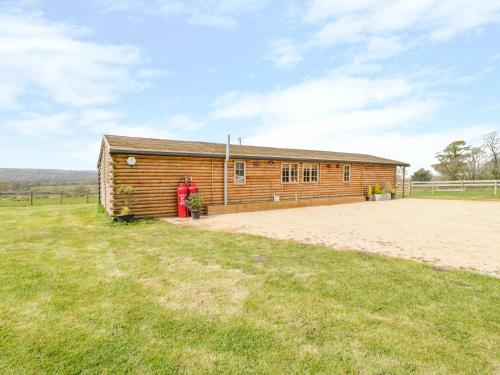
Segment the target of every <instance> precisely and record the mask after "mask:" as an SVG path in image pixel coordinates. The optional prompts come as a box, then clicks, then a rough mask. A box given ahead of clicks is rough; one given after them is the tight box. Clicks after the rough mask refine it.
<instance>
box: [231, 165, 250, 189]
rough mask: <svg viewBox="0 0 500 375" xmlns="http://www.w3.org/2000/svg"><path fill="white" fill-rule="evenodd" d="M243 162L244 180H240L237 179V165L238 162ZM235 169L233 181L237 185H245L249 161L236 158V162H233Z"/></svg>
mask: <svg viewBox="0 0 500 375" xmlns="http://www.w3.org/2000/svg"><path fill="white" fill-rule="evenodd" d="M238 163H240V164H243V182H241V181H238V179H237V177H238V176H237V174H236V171H237V169H238V168H237V167H236V164H238ZM233 169H234V178H233V182H234V184H235V185H245V184H246V183H247V163H246V161H244V160H235V161H234V164H233Z"/></svg>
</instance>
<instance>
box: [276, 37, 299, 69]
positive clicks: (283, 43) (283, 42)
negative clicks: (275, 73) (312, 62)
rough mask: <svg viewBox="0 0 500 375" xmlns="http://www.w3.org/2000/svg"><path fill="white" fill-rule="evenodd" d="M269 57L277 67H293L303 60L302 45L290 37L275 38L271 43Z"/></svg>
mask: <svg viewBox="0 0 500 375" xmlns="http://www.w3.org/2000/svg"><path fill="white" fill-rule="evenodd" d="M269 59H270V60H271V61H273V63H274V66H275V67H277V68H286V69H291V68H293V67H295V66H296V65H297V64H298V63H300V62H301V61H302V60H303V57H302V53H301V51H300V47H299V46H298V45H296V44H295V43H294V42H293V41H291V40H290V39H279V40H274V41H272V42H271V43H270V45H269Z"/></svg>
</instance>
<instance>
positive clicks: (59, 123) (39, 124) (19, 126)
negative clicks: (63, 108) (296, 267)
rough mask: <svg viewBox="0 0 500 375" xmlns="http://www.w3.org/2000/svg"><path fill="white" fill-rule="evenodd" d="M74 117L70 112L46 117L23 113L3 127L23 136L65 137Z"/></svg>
mask: <svg viewBox="0 0 500 375" xmlns="http://www.w3.org/2000/svg"><path fill="white" fill-rule="evenodd" d="M74 120H75V116H74V115H73V114H72V113H70V112H59V113H54V114H48V115H41V114H38V113H29V112H28V113H24V114H23V115H22V116H21V117H20V118H18V119H16V120H13V121H8V122H7V123H5V124H4V126H5V127H8V128H12V129H16V130H17V131H18V132H19V133H21V134H23V135H36V136H42V137H45V136H50V135H53V134H57V135H65V134H69V133H71V132H72V130H73V129H72V128H71V126H70V124H71V122H72V121H74Z"/></svg>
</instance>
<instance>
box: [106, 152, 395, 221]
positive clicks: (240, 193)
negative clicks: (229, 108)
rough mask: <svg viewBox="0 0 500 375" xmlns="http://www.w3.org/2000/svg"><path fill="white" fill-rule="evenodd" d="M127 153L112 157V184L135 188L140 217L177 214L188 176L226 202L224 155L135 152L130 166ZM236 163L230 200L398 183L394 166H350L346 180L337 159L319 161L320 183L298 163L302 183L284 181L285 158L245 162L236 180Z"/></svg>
mask: <svg viewBox="0 0 500 375" xmlns="http://www.w3.org/2000/svg"><path fill="white" fill-rule="evenodd" d="M128 156H130V155H125V154H124V155H121V154H115V155H113V156H112V159H113V162H112V165H113V168H112V183H113V186H114V189H115V191H116V189H118V187H119V186H121V185H130V186H133V187H134V188H135V189H136V193H135V197H136V201H135V202H134V203H133V204H132V205H131V207H130V208H131V211H132V212H133V213H134V214H135V215H137V216H138V217H162V216H175V215H177V196H176V189H177V186H178V183H179V181H180V180H181V179H182V177H183V176H185V175H187V176H193V179H194V181H195V182H196V184H197V185H198V189H199V193H200V195H201V197H202V199H203V202H204V204H205V205H210V206H215V205H221V204H223V200H224V190H223V189H224V181H223V178H224V177H223V174H224V161H223V159H220V158H217V159H216V158H195V157H176V156H153V155H134V157H135V158H136V160H137V164H136V165H135V166H134V167H131V166H128V165H127V157H128ZM234 161H235V160H234V159H231V160H230V161H229V164H228V203H229V204H245V203H257V202H271V201H272V200H273V196H274V194H278V195H280V199H281V200H283V201H285V200H295V199H298V200H301V199H311V198H329V197H350V196H357V197H359V196H363V195H364V193H365V192H366V188H367V186H368V185H370V184H371V185H374V184H375V183H379V184H380V185H381V186H383V185H384V184H385V183H387V182H389V183H391V184H392V185H393V186H396V167H395V166H387V165H361V164H352V165H351V181H350V182H344V180H343V164H337V163H316V164H318V165H319V169H318V172H319V175H318V178H319V181H318V182H317V183H304V182H301V181H302V178H303V170H302V166H303V164H304V163H298V164H299V183H281V164H282V162H281V161H276V160H242V161H244V162H245V165H246V182H245V184H235V182H234ZM238 161H240V160H238ZM291 163H294V162H291ZM305 164H311V163H305ZM312 164H314V163H312ZM111 202H112V205H113V207H112V210H111V211H112V213H113V214H118V213H119V212H120V210H121V208H122V207H123V199H122V198H121V197H120V196H118V195H117V194H114V196H113V198H112V201H111Z"/></svg>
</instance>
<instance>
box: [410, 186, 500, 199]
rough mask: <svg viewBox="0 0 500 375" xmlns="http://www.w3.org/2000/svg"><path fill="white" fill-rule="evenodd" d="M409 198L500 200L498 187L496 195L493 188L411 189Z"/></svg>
mask: <svg viewBox="0 0 500 375" xmlns="http://www.w3.org/2000/svg"><path fill="white" fill-rule="evenodd" d="M410 197H411V198H426V199H467V200H500V188H499V191H497V195H495V194H494V190H493V189H470V190H465V191H464V192H463V193H462V192H461V191H435V192H434V193H432V191H431V190H428V191H424V190H423V189H415V188H414V189H413V190H412V191H411V194H410Z"/></svg>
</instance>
